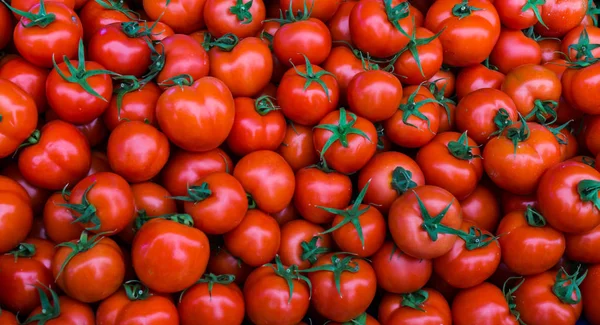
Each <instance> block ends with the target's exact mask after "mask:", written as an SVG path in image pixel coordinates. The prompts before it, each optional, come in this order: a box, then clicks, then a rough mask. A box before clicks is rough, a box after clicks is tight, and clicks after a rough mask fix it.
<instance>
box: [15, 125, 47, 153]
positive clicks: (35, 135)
mask: <svg viewBox="0 0 600 325" xmlns="http://www.w3.org/2000/svg"><path fill="white" fill-rule="evenodd" d="M41 136H42V132H41V131H40V130H34V131H33V132H31V134H30V135H29V137H28V138H27V139H25V141H23V143H21V144H20V145H19V146H18V147H17V150H15V152H14V153H13V155H12V157H13V158H14V157H16V156H17V153H18V152H19V150H21V149H22V148H25V147H29V146H33V145H34V144H37V143H38V142H40V138H41Z"/></svg>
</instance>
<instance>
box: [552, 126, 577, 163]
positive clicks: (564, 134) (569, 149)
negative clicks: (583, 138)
mask: <svg viewBox="0 0 600 325" xmlns="http://www.w3.org/2000/svg"><path fill="white" fill-rule="evenodd" d="M566 126H567V124H563V125H562V126H555V128H554V130H555V131H556V130H558V131H559V132H558V133H557V134H556V137H557V140H558V143H559V144H560V160H561V161H564V160H567V159H569V158H572V157H575V156H576V155H577V153H578V152H579V144H578V143H577V138H576V137H575V135H574V134H573V133H572V131H571V130H569V129H568V128H566Z"/></svg>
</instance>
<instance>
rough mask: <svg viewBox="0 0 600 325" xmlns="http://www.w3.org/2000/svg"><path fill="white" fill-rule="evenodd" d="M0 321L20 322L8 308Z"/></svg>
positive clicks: (6, 322) (7, 323) (8, 323)
mask: <svg viewBox="0 0 600 325" xmlns="http://www.w3.org/2000/svg"><path fill="white" fill-rule="evenodd" d="M0 10H2V9H0ZM8 17H10V16H8ZM0 48H1V47H0ZM0 322H2V324H6V325H18V324H20V323H19V320H18V319H17V316H15V314H13V313H11V312H10V311H8V310H3V311H2V313H0Z"/></svg>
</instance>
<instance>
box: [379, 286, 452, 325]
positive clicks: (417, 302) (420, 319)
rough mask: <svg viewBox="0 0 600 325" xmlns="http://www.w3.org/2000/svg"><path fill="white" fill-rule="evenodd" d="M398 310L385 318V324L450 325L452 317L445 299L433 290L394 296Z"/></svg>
mask: <svg viewBox="0 0 600 325" xmlns="http://www.w3.org/2000/svg"><path fill="white" fill-rule="evenodd" d="M394 298H395V299H398V305H399V306H398V308H397V309H396V310H394V311H393V312H392V313H391V314H390V315H389V316H388V317H386V318H387V323H385V324H410V323H414V324H423V325H433V324H451V323H452V315H451V312H450V306H449V305H448V302H447V301H446V298H444V296H442V294H441V293H439V292H437V291H435V290H433V289H429V288H427V289H424V290H419V291H416V292H412V293H407V294H402V295H399V296H394Z"/></svg>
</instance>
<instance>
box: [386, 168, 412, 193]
mask: <svg viewBox="0 0 600 325" xmlns="http://www.w3.org/2000/svg"><path fill="white" fill-rule="evenodd" d="M417 185H418V184H417V183H416V182H415V181H413V180H412V172H411V171H410V170H408V169H405V168H404V167H401V166H398V167H396V168H395V169H394V171H393V172H392V182H391V186H392V189H394V190H395V191H396V193H398V195H402V194H404V193H406V192H408V190H410V189H412V188H415V187H417Z"/></svg>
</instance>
